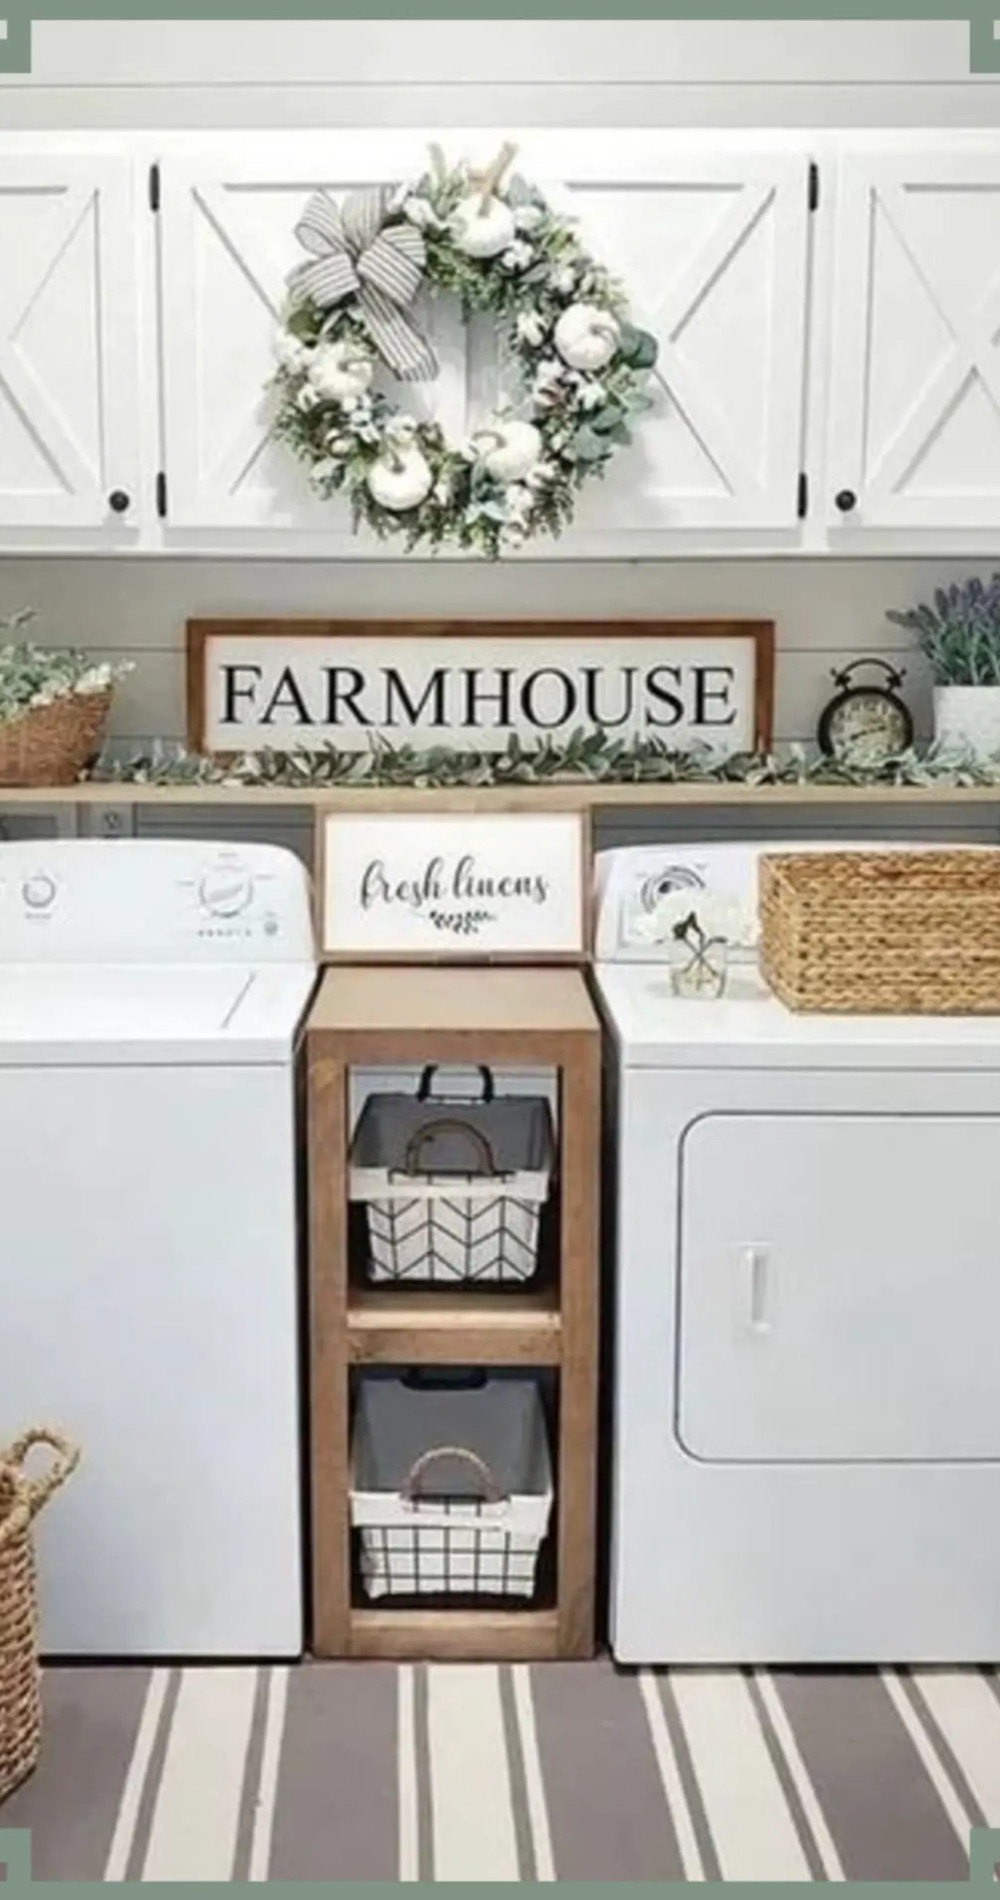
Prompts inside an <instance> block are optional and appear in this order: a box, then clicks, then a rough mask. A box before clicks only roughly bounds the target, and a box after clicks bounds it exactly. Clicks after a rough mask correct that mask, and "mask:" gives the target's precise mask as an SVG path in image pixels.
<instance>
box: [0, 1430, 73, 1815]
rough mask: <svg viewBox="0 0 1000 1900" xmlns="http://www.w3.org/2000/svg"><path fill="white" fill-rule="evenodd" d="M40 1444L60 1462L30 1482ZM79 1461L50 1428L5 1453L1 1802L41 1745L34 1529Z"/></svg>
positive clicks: (0, 1534) (1, 1486)
mask: <svg viewBox="0 0 1000 1900" xmlns="http://www.w3.org/2000/svg"><path fill="white" fill-rule="evenodd" d="M36 1445H44V1446H46V1447H47V1448H48V1449H49V1450H50V1451H52V1452H54V1454H55V1456H54V1458H53V1460H52V1463H51V1464H50V1466H49V1468H48V1470H47V1471H45V1472H44V1473H42V1475H41V1476H39V1477H37V1478H31V1477H29V1476H28V1474H27V1471H26V1470H25V1461H26V1459H27V1457H28V1454H29V1452H30V1451H31V1450H32V1449H33V1447H34V1446H36ZM78 1460H79V1452H78V1451H77V1450H76V1449H75V1447H74V1446H72V1445H70V1444H68V1443H67V1441H66V1439H65V1438H63V1437H62V1436H61V1434H60V1433H59V1432H54V1431H50V1430H49V1429H48V1427H47V1426H39V1427H38V1428H37V1429H36V1430H35V1431H30V1432H25V1433H24V1434H23V1435H22V1437H20V1438H18V1439H17V1440H15V1442H14V1444H13V1445H11V1446H10V1447H9V1449H8V1450H6V1451H0V1801H3V1800H4V1799H5V1798H6V1796H7V1795H8V1794H10V1793H11V1791H12V1789H14V1788H16V1787H17V1786H18V1783H19V1782H22V1781H23V1780H24V1779H25V1777H26V1776H27V1775H30V1774H31V1772H32V1769H33V1768H34V1767H35V1764H36V1762H37V1761H38V1753H39V1748H40V1746H41V1735H42V1702H41V1670H40V1668H39V1662H38V1603H37V1594H36V1587H35V1550H34V1540H33V1537H32V1524H33V1522H34V1520H35V1518H36V1517H37V1516H38V1513H39V1511H40V1510H41V1509H42V1506H43V1505H44V1504H46V1503H47V1502H48V1500H49V1498H50V1497H51V1496H52V1495H53V1493H54V1492H55V1491H58V1489H59V1487H60V1485H62V1484H65V1482H66V1479H67V1478H68V1477H69V1475H70V1473H71V1472H72V1471H73V1469H74V1467H75V1466H76V1464H77V1462H78Z"/></svg>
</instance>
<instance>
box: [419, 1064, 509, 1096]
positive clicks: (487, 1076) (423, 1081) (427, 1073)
mask: <svg viewBox="0 0 1000 1900" xmlns="http://www.w3.org/2000/svg"><path fill="white" fill-rule="evenodd" d="M438 1067H439V1064H438V1063H436V1062H428V1064H427V1066H426V1068H425V1069H424V1072H423V1074H422V1075H421V1077H420V1081H419V1082H418V1084H417V1101H418V1102H429V1101H430V1099H431V1083H432V1081H433V1080H434V1077H435V1075H436V1074H437V1071H438ZM476 1067H477V1068H478V1070H479V1073H480V1075H481V1076H482V1078H483V1093H482V1095H481V1097H480V1100H481V1101H484V1102H492V1100H493V1071H492V1069H488V1068H487V1066H486V1064H485V1062H478V1063H477V1064H476Z"/></svg>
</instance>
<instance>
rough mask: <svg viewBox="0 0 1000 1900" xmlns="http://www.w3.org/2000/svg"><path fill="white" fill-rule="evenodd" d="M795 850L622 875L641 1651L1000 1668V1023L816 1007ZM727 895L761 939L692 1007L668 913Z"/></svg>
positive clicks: (621, 1132) (617, 888)
mask: <svg viewBox="0 0 1000 1900" xmlns="http://www.w3.org/2000/svg"><path fill="white" fill-rule="evenodd" d="M776 848H778V849H780V848H782V847H776V846H775V845H773V844H772V845H770V846H763V845H741V846H732V845H727V846H702V847H700V848H699V847H693V846H669V847H654V848H650V847H642V848H640V849H639V850H631V851H628V850H627V851H622V852H616V853H613V854H609V855H608V858H607V859H606V861H605V862H604V864H603V865H602V867H601V874H600V877H599V890H600V901H601V909H600V916H599V922H598V957H599V961H598V962H597V965H596V969H595V975H596V981H597V987H598V991H599V995H600V998H601V1000H602V1006H603V1010H604V1014H605V1020H606V1024H607V1028H608V1031H609V1071H608V1083H609V1092H610V1096H611V1104H612V1115H613V1117H614V1118H615V1127H616V1132H615V1136H614V1143H615V1174H616V1188H615V1209H616V1211H615V1218H614V1241H615V1253H616V1268H615V1274H616V1278H615V1295H614V1334H615V1348H614V1350H615V1394H614V1446H613V1557H612V1607H611V1641H612V1648H613V1650H614V1653H615V1655H616V1657H617V1658H618V1659H619V1661H621V1662H623V1663H647V1664H657V1663H679V1664H684V1663H688V1664H698V1663H704V1664H712V1663H730V1664H739V1663H785V1664H789V1665H795V1664H809V1663H843V1664H849V1663H858V1664H864V1663H867V1664H872V1663H891V1662H903V1663H905V1662H914V1663H916V1662H924V1663H934V1662H940V1663H975V1662H982V1663H996V1662H997V1661H998V1660H1000V1372H998V1345H997V1342H998V1340H1000V1240H998V1231H1000V1222H998V1215H997V1205H998V1182H1000V1018H981V1017H980V1018H957V1019H956V1018H951V1019H945V1018H923V1019H921V1018H897V1019H889V1018H884V1017H882V1018H869V1017H851V1018H845V1017H841V1018H837V1017H824V1016H799V1015H794V1014H792V1013H791V1012H790V1011H788V1010H786V1009H785V1008H784V1007H783V1006H782V1005H781V1004H780V1003H779V1002H778V1001H777V1000H776V999H775V998H774V997H773V996H771V995H770V994H769V993H767V992H766V991H765V989H764V988H763V986H762V984H761V981H760V979H759V977H758V974H757V967H756V952H755V942H756V928H755V911H756V877H757V861H758V859H759V856H760V855H761V853H762V852H763V851H764V850H766V849H770V850H774V849H776ZM797 848H800V849H801V848H802V847H801V846H799V847H797ZM807 848H809V849H813V848H814V847H813V846H809V847H807ZM702 888H707V889H709V890H714V891H715V892H716V900H715V901H716V902H717V903H718V902H720V894H721V897H723V898H724V899H725V902H724V903H722V909H723V910H724V911H725V910H728V913H729V918H730V926H731V929H732V934H733V937H734V940H736V941H737V942H738V944H739V946H740V947H739V950H738V953H737V956H736V959H735V965H734V968H733V970H732V973H731V976H730V981H729V986H728V990H727V993H726V995H725V996H724V997H723V998H721V999H720V1000H718V1001H716V1002H710V1001H704V1000H699V1001H687V1000H678V999H676V998H675V997H674V996H673V995H672V993H671V989H670V984H669V980H668V971H667V969H666V967H665V966H664V963H663V962H662V961H660V962H658V961H657V960H656V959H657V958H658V957H660V958H662V956H663V952H662V950H656V949H655V948H654V947H651V946H650V945H649V943H648V942H646V941H645V940H644V939H643V929H644V925H643V917H644V915H645V914H646V913H647V910H648V906H649V904H650V903H651V902H652V901H653V899H654V897H655V895H656V893H657V892H662V891H663V890H665V889H668V890H676V891H677V892H678V899H677V901H678V902H683V903H684V904H685V906H688V905H689V903H690V905H691V906H693V907H695V908H696V907H697V905H698V903H699V902H705V900H704V899H703V898H702V897H701V896H700V890H701V889H702ZM739 918H742V924H740V923H739V922H738V921H736V920H738V919H739Z"/></svg>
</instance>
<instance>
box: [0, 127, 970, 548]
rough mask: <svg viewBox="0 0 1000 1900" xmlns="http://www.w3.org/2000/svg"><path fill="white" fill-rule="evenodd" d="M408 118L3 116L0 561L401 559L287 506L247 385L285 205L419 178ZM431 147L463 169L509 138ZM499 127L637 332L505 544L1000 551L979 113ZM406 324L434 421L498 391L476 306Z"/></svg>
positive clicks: (299, 506) (258, 384) (403, 396)
mask: <svg viewBox="0 0 1000 1900" xmlns="http://www.w3.org/2000/svg"><path fill="white" fill-rule="evenodd" d="M434 136H435V135H434V133H433V132H431V131H400V130H393V129H383V130H381V131H379V130H375V129H372V130H363V129H361V130H352V131H346V130H338V131H332V132H323V131H315V130H314V131H309V132H303V133H299V132H294V131H285V132H265V133H262V134H256V133H254V134H251V133H246V132H224V131H219V132H213V133H207V132H199V133H194V132H191V133H188V132H182V131H172V132H165V133H162V134H154V133H152V132H142V133H139V132H136V133H128V134H126V133H114V134H101V135H97V134H94V135H93V136H88V135H86V134H83V133H74V134H72V135H71V136H68V137H64V138H60V137H58V136H57V135H55V134H52V135H44V136H43V135H41V134H30V135H29V134H24V135H21V134H16V133H11V134H0V243H2V246H3V249H2V256H3V265H2V268H0V551H3V552H9V551H11V550H13V549H16V548H24V549H27V550H30V549H38V548H45V549H51V550H53V551H55V550H63V549H64V550H66V551H72V550H83V551H85V550H88V549H98V550H103V549H105V548H110V549H117V548H122V549H128V548H131V547H137V548H139V549H142V550H147V551H151V552H177V553H185V552H192V551H194V552H198V553H204V554H209V553H219V554H229V553H243V554H246V555H271V556H277V555H293V556H294V555H303V556H306V557H312V556H322V557H324V558H344V557H346V558H354V559H359V558H369V559H370V558H378V559H385V558H403V556H404V549H403V544H402V540H401V538H396V537H394V538H392V539H390V540H388V541H386V542H380V541H378V540H377V538H376V537H375V536H374V535H373V534H372V533H371V532H370V531H369V530H368V529H366V528H363V529H362V530H361V531H360V532H359V533H358V534H357V535H355V534H354V533H353V530H352V525H351V521H350V518H349V511H348V507H347V505H346V504H344V503H341V502H339V501H336V500H335V501H333V502H330V501H320V500H318V499H317V498H316V497H315V496H314V494H313V492H312V490H311V488H310V484H309V481H308V479H307V474H306V470H305V468H304V467H303V466H302V464H301V463H299V462H298V461H297V460H296V459H295V458H294V456H293V454H292V453H291V451H290V449H289V448H287V447H286V446H285V445H284V444H283V443H279V442H277V441H275V440H274V439H273V436H272V433H271V428H272V421H273V414H274V400H273V395H272V394H271V391H270V390H269V384H270V382H271V380H272V378H273V375H274V370H275V358H274V342H275V338H276V335H277V332H278V328H279V322H280V318H281V315H282V312H283V310H284V307H285V304H286V298H287V285H288V278H289V275H290V273H291V271H292V270H293V269H294V267H295V265H296V264H298V263H299V262H300V261H302V259H303V258H304V256H305V253H304V252H303V250H302V249H301V247H300V245H299V243H298V240H297V238H296V236H295V227H296V224H297V222H298V220H299V218H300V216H301V214H302V211H303V210H304V208H305V205H306V203H307V201H308V199H309V196H310V194H311V193H312V192H313V191H315V190H317V189H322V190H325V191H327V192H328V193H330V194H331V195H332V196H333V197H335V198H340V197H342V196H343V195H344V194H345V193H347V192H349V191H351V190H352V189H356V188H358V187H362V186H366V185H372V184H376V183H389V184H398V183H400V182H405V181H407V180H415V179H416V178H417V177H418V176H419V174H420V173H421V171H422V170H423V169H424V168H425V166H426V164H427V162H428V151H427V147H428V142H429V141H430V140H431V139H432V138H433V137H434ZM438 136H439V137H440V139H441V142H442V144H443V147H444V150H445V153H446V156H447V158H448V160H449V161H450V162H455V161H458V160H459V159H462V158H467V159H470V160H472V161H473V162H474V163H478V164H484V163H487V162H488V161H489V160H490V159H492V157H493V156H494V154H495V152H496V150H497V148H498V147H499V144H500V142H501V137H502V136H503V134H502V133H501V131H500V130H498V129H493V130H488V131H486V132H478V131H474V130H468V129H464V130H460V131H459V130H455V131H451V132H447V133H444V134H440V135H438ZM510 136H511V138H512V139H513V140H514V141H515V143H516V144H517V147H518V152H517V158H516V161H515V165H516V168H517V169H519V170H521V171H522V173H523V174H524V175H525V176H526V177H528V178H530V179H533V180H534V181H535V182H536V183H537V184H538V185H539V186H540V187H541V188H542V189H543V190H544V191H545V192H546V194H547V195H548V197H549V198H550V200H551V202H552V203H553V204H554V205H555V206H556V207H558V208H563V209H565V210H566V211H567V212H568V213H569V214H570V215H571V216H572V217H573V218H574V219H575V220H576V221H577V224H578V227H579V230H580V235H581V237H582V239H583V241H584V242H585V243H586V244H587V246H588V247H589V248H590V250H591V251H592V252H593V254H594V256H595V258H596V259H597V260H598V261H599V262H600V263H602V264H604V265H605V266H606V267H607V268H608V269H609V270H611V271H612V272H613V273H614V275H616V276H617V277H618V278H619V279H620V281H621V283H622V286H623V288H624V290H625V292H626V295H627V297H628V299H629V301H630V304H631V307H632V314H633V317H634V320H635V322H636V323H637V324H639V325H640V326H641V327H642V328H644V329H647V330H649V331H651V332H652V333H653V335H654V336H655V337H656V340H657V342H658V345H659V360H658V363H657V366H656V369H655V371H654V372H653V375H652V378H651V385H650V387H651V394H652V398H653V405H652V408H651V409H650V410H649V411H648V412H647V413H646V414H644V415H642V416H640V417H638V418H637V420H636V426H635V428H634V431H633V439H632V441H631V443H630V444H628V445H623V446H622V448H621V449H620V450H619V451H618V453H617V454H616V455H615V457H614V458H613V460H612V461H611V462H610V464H609V465H608V467H607V470H606V472H605V475H604V478H603V479H601V480H594V481H592V482H590V483H588V484H586V485H585V486H584V488H583V489H582V490H581V492H580V494H579V496H578V498H577V505H576V512H575V517H574V520H573V523H572V525H571V527H570V528H569V529H568V530H567V532H566V533H565V534H564V535H563V536H562V537H561V538H560V539H559V540H550V539H549V538H547V537H539V538H538V539H536V540H533V541H532V542H531V543H530V544H529V546H528V547H527V548H526V549H525V550H524V551H523V554H522V556H521V558H522V559H526V560H529V561H530V560H533V559H534V560H538V559H552V558H569V559H574V558H575V559H582V558H587V557H604V558H640V557H648V558H661V559H662V558H668V557H670V556H671V555H690V554H694V555H697V554H702V553H704V554H719V555H723V554H725V555H740V554H749V555H752V554H756V553H760V554H767V553H772V554H774V553H790V554H795V553H805V554H809V555H831V554H832V555H836V554H846V553H856V554H862V553H863V554H873V555H875V554H879V555H880V554H887V553H897V552H903V553H905V552H916V551H919V552H921V553H927V554H932V553H941V554H962V555H969V556H977V557H978V556H981V555H984V554H986V555H993V554H994V553H995V549H996V537H997V533H998V532H1000V131H997V132H990V131H982V132H956V133H952V134H948V135H944V134H941V133H927V134H916V133H900V132H889V131H886V132H879V133H876V132H864V133H860V132H851V131H845V132H837V131H833V132H829V131H826V132H823V133H822V134H819V133H817V134H816V135H815V136H813V135H812V134H810V133H808V132H804V131H803V132H795V131H789V132H764V131H760V132H756V131H749V130H748V131H735V130H730V131H724V132H722V131H719V132H686V131H685V132H680V131H679V132H674V131H666V130H663V131H661V130H650V129H644V130H642V129H641V130H636V131H628V130H622V129H618V130H615V131H600V130H597V129H595V130H590V131H558V130H553V131H548V130H535V131H528V132H524V133H518V132H517V131H516V130H515V131H513V132H512V133H511V134H510ZM148 181H149V182H151V183H153V184H154V185H155V189H153V190H152V191H149V190H148V189H147V182H148ZM816 186H818V191H817V190H816V189H814V187H816ZM413 314H414V316H415V317H416V320H417V322H418V323H419V325H420V326H421V327H422V328H423V329H424V330H425V332H426V333H427V335H428V337H429V338H430V340H431V342H432V343H433V345H434V349H435V354H436V357H437V360H438V364H439V374H438V375H437V377H436V378H435V379H434V380H433V381H432V382H428V383H425V384H411V385H407V386H406V387H405V388H403V387H401V386H400V385H399V384H397V383H395V382H394V380H393V379H392V378H391V377H390V376H389V374H388V372H386V373H385V374H384V376H383V379H382V387H383V388H384V389H385V390H386V392H387V393H388V394H389V395H390V396H391V397H392V399H393V400H394V401H398V402H399V404H400V406H401V407H402V408H403V409H405V410H406V411H407V412H408V413H410V414H413V415H418V416H428V415H432V416H434V417H435V418H436V419H437V420H438V421H440V423H441V424H442V426H443V427H444V429H445V431H446V433H447V434H448V435H449V437H451V438H452V439H454V440H459V439H461V438H462V437H463V436H464V435H465V434H467V433H468V431H469V430H470V429H471V428H473V427H474V426H475V424H476V422H477V421H478V420H480V419H481V417H482V415H483V413H484V412H485V410H486V409H487V408H488V407H492V406H493V405H494V404H495V403H496V401H497V400H498V398H506V397H509V396H513V395H514V394H515V393H516V392H515V391H513V390H510V389H507V388H505V387H504V369H503V362H504V352H503V350H502V349H500V350H498V336H497V330H496V325H495V324H494V323H493V321H492V320H485V319H483V318H474V319H472V320H471V321H470V322H469V323H468V324H465V323H464V322H463V318H462V313H461V310H460V309H459V307H458V305H457V302H456V301H455V300H454V299H451V298H448V297H438V298H431V297H429V296H427V297H424V298H422V299H421V300H420V302H419V303H418V305H417V307H416V308H415V311H414V313H413ZM161 478H162V479H161ZM450 552H451V554H452V557H453V551H450ZM444 558H448V553H447V552H446V554H445V556H444Z"/></svg>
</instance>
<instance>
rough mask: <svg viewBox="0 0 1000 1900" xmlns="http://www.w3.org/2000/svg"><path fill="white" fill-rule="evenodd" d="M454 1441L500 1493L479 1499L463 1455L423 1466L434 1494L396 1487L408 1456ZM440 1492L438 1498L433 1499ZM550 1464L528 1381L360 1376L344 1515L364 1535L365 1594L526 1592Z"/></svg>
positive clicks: (402, 1481)
mask: <svg viewBox="0 0 1000 1900" xmlns="http://www.w3.org/2000/svg"><path fill="white" fill-rule="evenodd" d="M439 1447H458V1448H461V1450H463V1451H465V1452H468V1453H470V1454H472V1456H473V1457H474V1458H476V1459H478V1460H480V1461H481V1463H482V1464H483V1465H484V1466H485V1467H486V1468H487V1469H488V1471H489V1472H490V1474H491V1475H492V1477H493V1479H494V1480H495V1482H496V1484H497V1485H498V1487H499V1488H500V1490H501V1492H502V1493H503V1494H504V1495H503V1497H502V1498H501V1499H500V1500H499V1501H498V1502H484V1501H483V1498H482V1489H483V1485H482V1478H481V1476H480V1475H479V1474H478V1473H477V1471H476V1470H475V1468H474V1467H473V1465H472V1464H471V1463H470V1462H466V1461H465V1460H463V1459H459V1458H457V1457H451V1456H448V1457H442V1458H441V1459H440V1460H439V1461H436V1462H435V1463H434V1464H433V1466H428V1467H427V1469H426V1483H427V1486H428V1488H429V1489H430V1490H432V1491H433V1494H434V1495H433V1496H430V1497H421V1496H419V1495H418V1496H417V1497H415V1498H414V1499H413V1500H412V1501H411V1500H410V1499H409V1498H408V1497H406V1496H405V1495H404V1488H405V1486H406V1484H407V1480H408V1477H409V1474H410V1473H411V1471H412V1469H413V1466H414V1465H415V1463H416V1461H417V1460H418V1459H419V1458H420V1457H422V1456H423V1455H424V1454H425V1453H427V1452H430V1451H434V1450H436V1449H438V1448H439ZM441 1494H444V1496H443V1498H442V1495H441ZM552 1502H553V1483H552V1464H551V1458H550V1455H549V1447H548V1438H547V1433H546V1429H545V1416H544V1412H543V1409H542V1403H541V1398H540V1396H539V1393H538V1389H537V1387H536V1386H535V1385H534V1384H533V1383H532V1381H530V1380H524V1379H512V1380H505V1379H495V1380H494V1379H488V1380H487V1381H486V1383H485V1384H484V1385H483V1386H480V1387H477V1388H475V1389H473V1390H467V1389H462V1388H457V1389H456V1388H453V1389H451V1390H448V1391H442V1390H421V1389H419V1388H411V1387H410V1386H408V1385H406V1384H404V1382H403V1381H402V1380H367V1381H365V1382H364V1383H363V1385H362V1388H361V1394H360V1397H359V1401H358V1408H357V1413H356V1417H355V1423H354V1431H353V1435H352V1446H351V1494H350V1504H351V1522H352V1524H353V1525H354V1527H355V1529H357V1530H359V1531H360V1532H361V1539H362V1572H363V1578H364V1583H365V1588H366V1590H367V1592H368V1594H369V1595H370V1596H380V1595H384V1594H386V1593H388V1592H391V1591H393V1590H395V1591H397V1592H400V1593H403V1594H407V1595H409V1594H414V1593H419V1592H422V1591H425V1592H433V1593H435V1594H437V1593H440V1592H442V1591H447V1590H457V1591H461V1592H463V1593H468V1592H470V1591H473V1592H475V1591H482V1592H488V1593H490V1594H493V1593H498V1594H503V1595H530V1594H531V1592H532V1590H533V1588H534V1574H535V1564H536V1559H537V1555H538V1551H539V1549H540V1547H541V1544H542V1541H543V1539H544V1537H545V1535H546V1533H547V1531H548V1527H549V1520H550V1517H551V1512H552Z"/></svg>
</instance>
